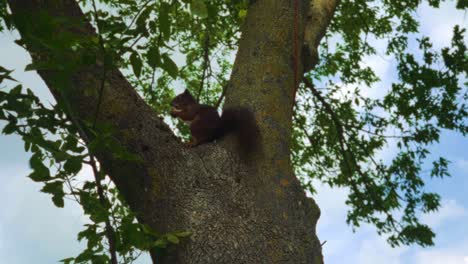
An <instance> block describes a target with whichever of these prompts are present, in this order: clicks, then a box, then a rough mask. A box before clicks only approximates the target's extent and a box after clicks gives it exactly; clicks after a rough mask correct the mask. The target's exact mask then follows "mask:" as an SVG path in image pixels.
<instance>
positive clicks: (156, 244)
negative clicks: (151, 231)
mask: <svg viewBox="0 0 468 264" xmlns="http://www.w3.org/2000/svg"><path fill="white" fill-rule="evenodd" d="M153 246H154V247H157V248H166V247H167V240H166V239H158V240H156V241H155V242H154V244H153Z"/></svg>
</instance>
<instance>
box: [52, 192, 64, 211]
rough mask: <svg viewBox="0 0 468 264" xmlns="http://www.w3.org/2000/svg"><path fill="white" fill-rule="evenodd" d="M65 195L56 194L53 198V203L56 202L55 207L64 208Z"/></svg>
mask: <svg viewBox="0 0 468 264" xmlns="http://www.w3.org/2000/svg"><path fill="white" fill-rule="evenodd" d="M63 197H64V194H56V195H54V196H52V202H54V204H55V206H57V207H59V208H63V206H64V205H65V202H64V200H63Z"/></svg>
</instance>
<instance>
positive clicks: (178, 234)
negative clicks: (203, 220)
mask: <svg viewBox="0 0 468 264" xmlns="http://www.w3.org/2000/svg"><path fill="white" fill-rule="evenodd" d="M174 235H176V236H178V237H189V236H190V235H192V232H190V231H179V232H175V233H174Z"/></svg>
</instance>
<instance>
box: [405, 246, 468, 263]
mask: <svg viewBox="0 0 468 264" xmlns="http://www.w3.org/2000/svg"><path fill="white" fill-rule="evenodd" d="M467 252H468V242H465V243H462V244H459V245H458V246H455V247H450V248H442V249H428V250H421V251H420V252H418V253H416V254H415V257H414V263H415V264H467V263H468V256H467V255H466V254H467Z"/></svg>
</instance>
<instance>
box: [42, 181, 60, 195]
mask: <svg viewBox="0 0 468 264" xmlns="http://www.w3.org/2000/svg"><path fill="white" fill-rule="evenodd" d="M41 192H44V193H50V194H58V193H63V182H62V181H54V182H48V183H46V184H45V185H44V187H42V189H41Z"/></svg>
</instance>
